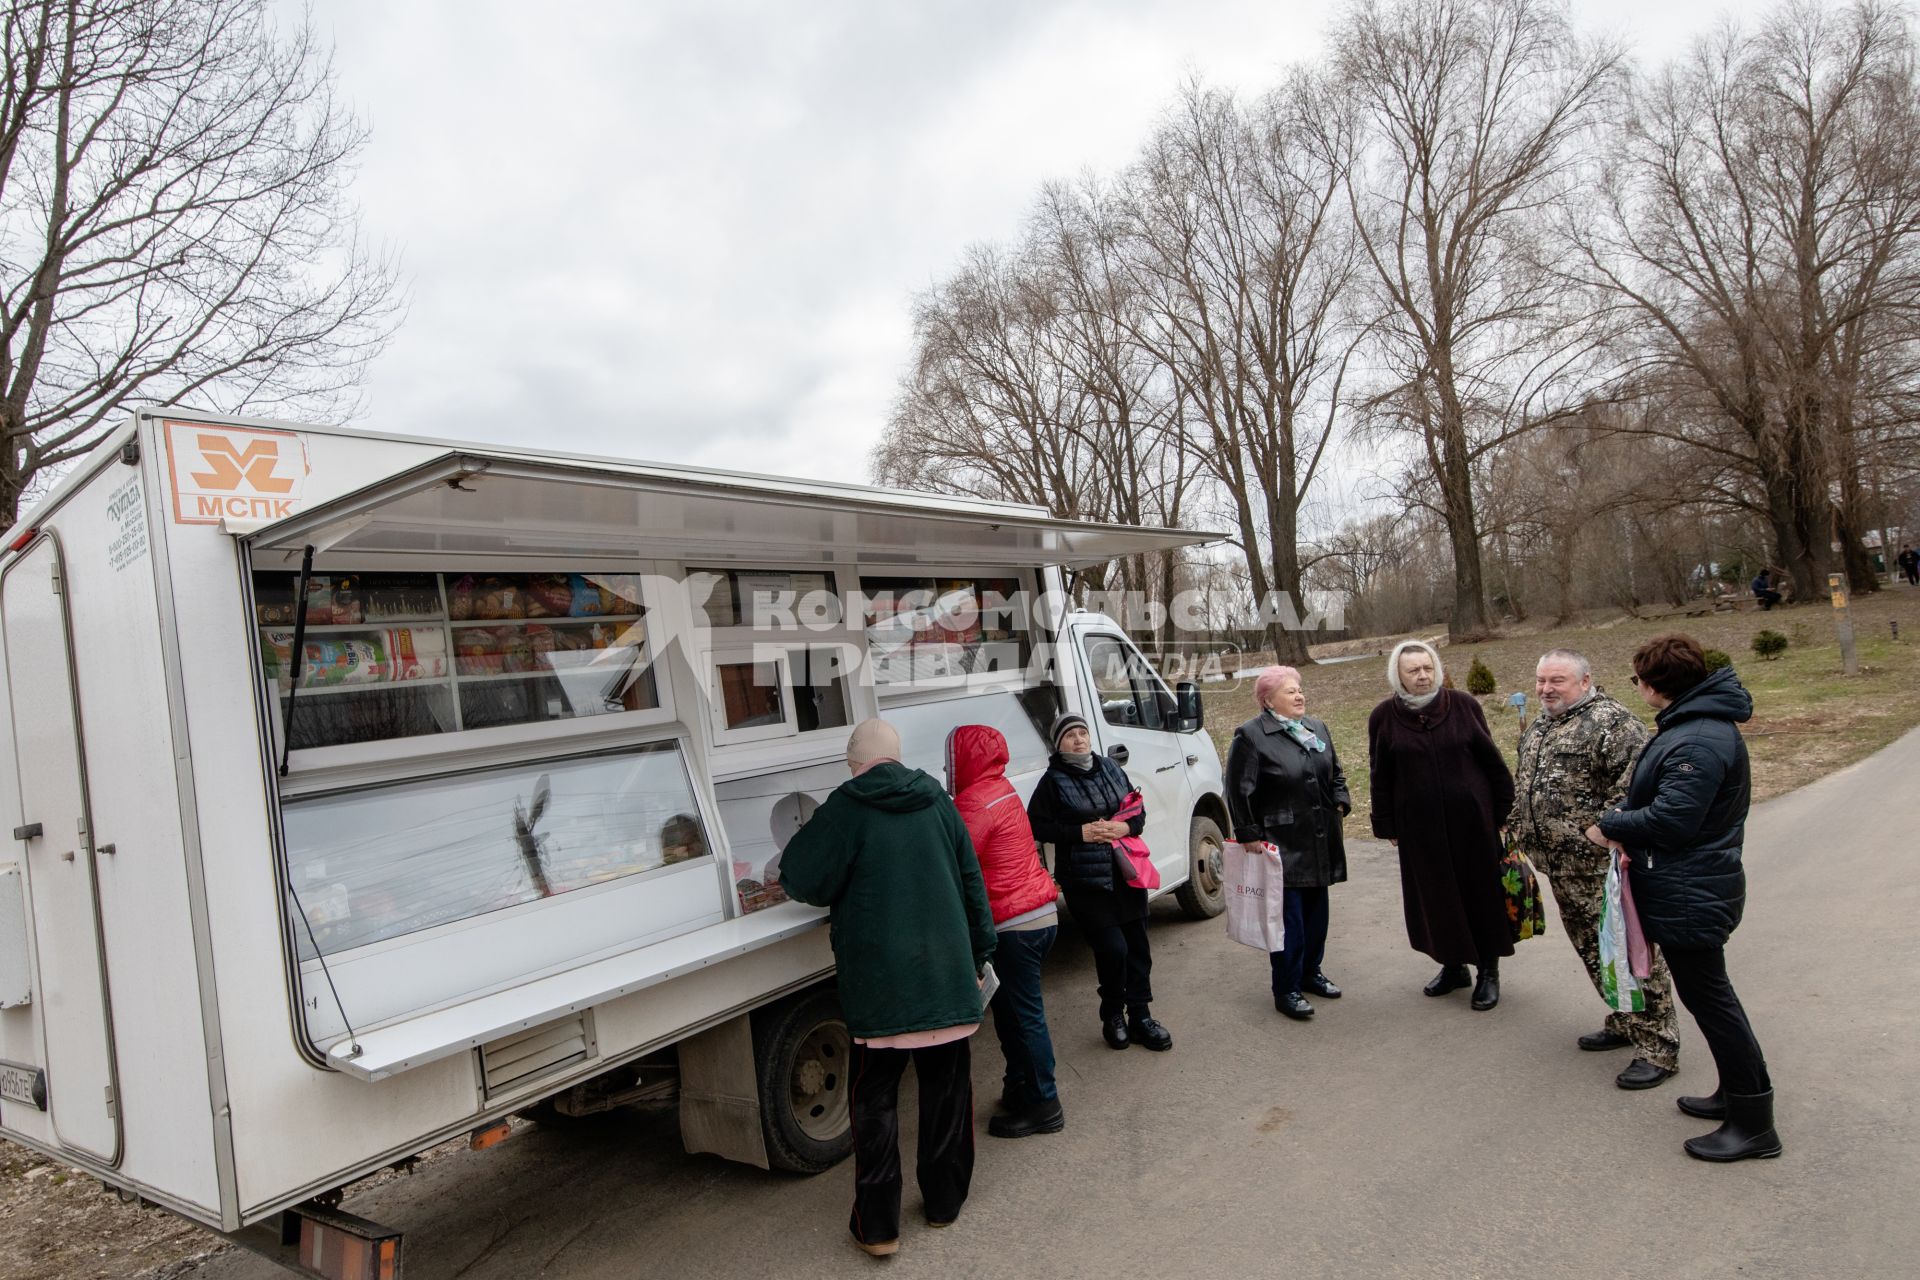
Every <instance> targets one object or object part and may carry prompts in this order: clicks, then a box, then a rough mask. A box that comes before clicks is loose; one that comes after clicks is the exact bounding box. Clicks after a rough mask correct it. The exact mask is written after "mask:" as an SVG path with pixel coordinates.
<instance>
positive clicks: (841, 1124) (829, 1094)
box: [753, 990, 853, 1173]
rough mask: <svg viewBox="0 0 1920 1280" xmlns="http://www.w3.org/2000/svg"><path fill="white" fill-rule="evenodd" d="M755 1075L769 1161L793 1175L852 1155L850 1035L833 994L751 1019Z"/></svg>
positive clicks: (813, 994)
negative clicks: (849, 1106) (849, 1101)
mask: <svg viewBox="0 0 1920 1280" xmlns="http://www.w3.org/2000/svg"><path fill="white" fill-rule="evenodd" d="M753 1044H754V1059H755V1062H754V1068H755V1071H754V1074H755V1076H756V1077H757V1079H758V1082H759V1087H760V1122H761V1127H762V1129H763V1130H764V1132H765V1134H766V1140H767V1162H768V1163H769V1164H770V1165H772V1166H773V1167H774V1168H776V1169H783V1170H785V1171H787V1172H789V1173H820V1172H821V1171H823V1170H826V1169H830V1168H832V1167H833V1166H834V1165H836V1164H839V1163H840V1162H841V1161H842V1160H844V1159H846V1158H847V1156H848V1155H850V1154H851V1153H852V1151H853V1122H852V1118H851V1115H850V1112H849V1108H848V1099H849V1097H850V1096H851V1094H850V1087H849V1086H850V1083H851V1082H850V1081H849V1079H848V1076H847V1072H848V1068H849V1067H850V1066H851V1065H852V1064H851V1059H852V1055H853V1038H852V1037H851V1036H850V1035H848V1033H847V1022H846V1017H845V1015H844V1014H843V1013H841V1011H840V1001H839V998H838V997H836V996H835V995H834V993H833V992H832V991H830V990H821V991H812V992H809V993H807V994H806V995H803V996H801V997H800V998H798V999H797V1000H793V1001H789V1002H783V1003H781V1004H776V1005H772V1006H769V1007H768V1008H766V1009H763V1010H761V1011H760V1012H759V1013H757V1014H755V1015H754V1028H753Z"/></svg>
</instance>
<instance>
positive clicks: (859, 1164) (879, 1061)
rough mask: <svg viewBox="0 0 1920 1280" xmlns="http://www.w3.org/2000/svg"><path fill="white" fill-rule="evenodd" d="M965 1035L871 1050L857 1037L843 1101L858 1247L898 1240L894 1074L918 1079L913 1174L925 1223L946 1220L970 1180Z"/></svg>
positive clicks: (969, 1066)
mask: <svg viewBox="0 0 1920 1280" xmlns="http://www.w3.org/2000/svg"><path fill="white" fill-rule="evenodd" d="M970 1043H971V1042H970V1041H967V1040H955V1041H953V1042H952V1043H950V1044H940V1045H935V1046H933V1047H932V1048H931V1049H870V1048H868V1047H867V1046H866V1045H864V1044H861V1043H859V1042H858V1041H856V1042H855V1043H854V1046H853V1059H852V1062H851V1063H850V1067H851V1070H852V1073H853V1082H852V1085H851V1087H850V1088H849V1090H848V1095H847V1105H848V1109H849V1111H850V1112H851V1113H852V1120H853V1217H852V1218H851V1219H850V1220H849V1221H848V1223H847V1226H848V1229H849V1230H851V1231H852V1232H853V1238H854V1239H856V1240H859V1241H861V1242H862V1243H864V1244H879V1243H880V1242H882V1241H885V1240H898V1239H899V1238H900V1184H901V1177H900V1110H899V1101H900V1077H901V1076H902V1075H904V1074H905V1073H906V1070H907V1063H908V1061H909V1060H911V1061H912V1063H913V1074H914V1076H915V1077H916V1078H917V1079H918V1080H919V1082H920V1148H919V1152H918V1156H917V1163H916V1166H915V1173H916V1175H917V1176H918V1178H919V1182H920V1196H921V1199H923V1200H925V1201H926V1212H927V1221H929V1222H941V1223H946V1222H952V1221H953V1220H954V1219H955V1218H957V1217H959V1216H960V1206H961V1205H963V1204H965V1203H966V1202H967V1188H968V1187H969V1186H971V1185H972V1183H973V1055H972V1052H971V1051H970V1050H969V1048H968V1046H969V1044H970Z"/></svg>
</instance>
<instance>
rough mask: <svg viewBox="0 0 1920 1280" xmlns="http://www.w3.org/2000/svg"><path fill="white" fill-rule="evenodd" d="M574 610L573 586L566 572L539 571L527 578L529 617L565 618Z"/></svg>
mask: <svg viewBox="0 0 1920 1280" xmlns="http://www.w3.org/2000/svg"><path fill="white" fill-rule="evenodd" d="M536 609H537V610H538V612H535V610H536ZM572 612H573V586H572V584H571V583H569V582H568V580H567V575H566V574H564V573H537V574H535V575H534V576H533V577H532V578H529V579H528V580H527V616H528V617H529V618H564V617H566V616H568V615H569V614H570V613H572Z"/></svg>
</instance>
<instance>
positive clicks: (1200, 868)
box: [1193, 835, 1227, 898]
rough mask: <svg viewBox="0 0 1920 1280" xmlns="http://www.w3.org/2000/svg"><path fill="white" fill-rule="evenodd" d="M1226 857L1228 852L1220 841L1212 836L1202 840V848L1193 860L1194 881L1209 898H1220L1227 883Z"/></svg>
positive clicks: (1196, 851) (1196, 852)
mask: <svg viewBox="0 0 1920 1280" xmlns="http://www.w3.org/2000/svg"><path fill="white" fill-rule="evenodd" d="M1225 857H1226V850H1225V849H1224V847H1223V846H1222V845H1221V843H1220V842H1219V841H1218V840H1215V839H1214V838H1213V837H1212V836H1210V835H1209V836H1202V837H1201V838H1200V847H1199V849H1197V850H1195V856H1194V859H1193V864H1194V865H1193V879H1194V883H1195V884H1197V885H1198V886H1199V887H1200V892H1201V893H1202V894H1204V895H1205V896H1206V897H1208V898H1217V897H1219V896H1220V890H1221V886H1222V885H1224V884H1225V883H1226V878H1227V875H1226V868H1225V867H1224V866H1223V865H1222V862H1223V860H1224V859H1225Z"/></svg>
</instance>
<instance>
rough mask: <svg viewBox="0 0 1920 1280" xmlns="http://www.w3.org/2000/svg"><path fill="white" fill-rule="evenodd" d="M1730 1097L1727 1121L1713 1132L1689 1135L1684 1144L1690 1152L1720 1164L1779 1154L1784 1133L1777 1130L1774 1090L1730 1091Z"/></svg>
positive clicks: (1728, 1097)
mask: <svg viewBox="0 0 1920 1280" xmlns="http://www.w3.org/2000/svg"><path fill="white" fill-rule="evenodd" d="M1726 1099H1727V1122H1726V1123H1725V1124H1723V1125H1721V1126H1720V1127H1719V1128H1718V1129H1715V1130H1714V1131H1713V1132H1712V1133H1709V1134H1704V1135H1702V1136H1700V1137H1698V1138H1688V1139H1687V1140H1686V1142H1685V1143H1684V1144H1683V1145H1684V1146H1685V1147H1686V1149H1687V1154H1688V1155H1690V1156H1692V1157H1693V1158H1694V1159H1696V1160H1712V1161H1714V1162H1715V1163H1718V1164H1730V1163H1732V1162H1733V1161H1735V1160H1765V1159H1769V1158H1771V1157H1773V1156H1777V1155H1779V1154H1780V1150H1781V1147H1780V1135H1779V1134H1777V1133H1775V1132H1774V1131H1773V1091H1772V1090H1771V1089H1769V1090H1768V1091H1767V1092H1765V1093H1729V1094H1727V1095H1726Z"/></svg>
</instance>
